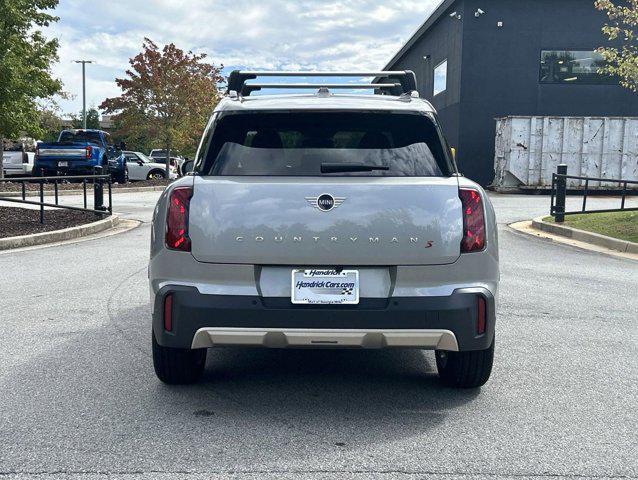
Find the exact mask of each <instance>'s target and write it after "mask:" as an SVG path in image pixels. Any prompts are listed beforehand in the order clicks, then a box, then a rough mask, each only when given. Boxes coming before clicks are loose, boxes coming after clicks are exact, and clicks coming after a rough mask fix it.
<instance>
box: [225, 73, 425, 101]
mask: <svg viewBox="0 0 638 480" xmlns="http://www.w3.org/2000/svg"><path fill="white" fill-rule="evenodd" d="M258 77H373V79H374V80H373V82H375V81H378V82H379V83H363V84H362V83H356V84H346V83H343V84H342V83H337V84H335V83H331V84H320V83H318V84H311V83H301V84H294V83H254V84H250V83H246V82H247V81H248V80H254V79H256V78H258ZM322 87H323V88H348V89H359V88H374V89H375V90H379V91H385V92H388V93H390V94H392V95H397V96H398V95H401V94H403V93H410V92H413V91H416V89H417V88H416V75H415V74H414V72H412V71H411V70H396V71H379V72H304V71H298V72H272V71H267V72H264V71H244V70H233V71H232V72H231V73H230V76H229V77H228V90H227V92H228V93H230V92H231V91H235V92H237V93H238V94H239V95H242V96H244V97H247V96H249V95H250V94H251V93H252V92H254V91H258V90H261V89H262V88H317V89H320V88H322Z"/></svg>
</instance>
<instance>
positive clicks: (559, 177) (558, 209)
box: [550, 165, 638, 223]
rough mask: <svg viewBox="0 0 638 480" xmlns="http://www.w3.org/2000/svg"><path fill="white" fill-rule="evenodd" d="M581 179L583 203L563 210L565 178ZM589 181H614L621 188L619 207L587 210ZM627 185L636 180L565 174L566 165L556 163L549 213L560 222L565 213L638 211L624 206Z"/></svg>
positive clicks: (635, 208)
mask: <svg viewBox="0 0 638 480" xmlns="http://www.w3.org/2000/svg"><path fill="white" fill-rule="evenodd" d="M568 179H572V180H581V181H584V182H585V185H584V190H583V192H582V193H583V203H582V208H581V209H580V210H572V211H567V210H565V204H566V197H567V180H568ZM589 182H606V183H614V184H617V185H618V186H619V187H621V188H622V190H621V197H620V198H621V199H620V208H605V209H599V210H587V196H588V195H589V193H590V190H589ZM628 185H638V180H622V179H620V180H618V179H609V178H594V177H582V176H580V175H567V165H558V167H557V168H556V173H553V174H552V200H551V207H550V215H551V216H553V217H554V219H555V220H556V222H558V223H561V222H563V221H565V215H577V214H582V213H608V212H631V211H638V207H630V208H627V207H625V203H626V199H627V195H628V194H629V193H630V192H629V191H628V190H627V186H628ZM579 194H580V192H579Z"/></svg>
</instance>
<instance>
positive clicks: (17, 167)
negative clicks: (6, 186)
mask: <svg viewBox="0 0 638 480" xmlns="http://www.w3.org/2000/svg"><path fill="white" fill-rule="evenodd" d="M34 161H35V141H34V140H30V139H22V140H19V141H15V142H6V143H5V145H4V151H3V154H2V169H3V170H4V175H5V177H10V176H17V175H21V176H30V175H31V174H32V173H33V164H34Z"/></svg>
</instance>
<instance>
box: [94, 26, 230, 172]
mask: <svg viewBox="0 0 638 480" xmlns="http://www.w3.org/2000/svg"><path fill="white" fill-rule="evenodd" d="M204 58H206V55H205V54H194V53H193V52H191V51H188V52H186V53H185V52H184V51H183V50H181V49H179V48H177V47H176V46H175V45H174V44H172V43H171V44H169V45H166V46H164V47H163V48H162V49H160V48H159V47H158V46H157V45H156V44H155V43H153V42H152V41H151V40H150V39H148V38H145V39H144V43H143V45H142V51H141V52H140V53H139V54H137V55H136V56H135V57H133V58H131V59H130V60H129V64H130V65H131V67H130V68H129V69H128V70H127V71H126V77H127V78H117V79H116V80H115V81H116V83H117V85H118V86H119V87H120V88H121V89H122V95H120V96H119V97H114V98H108V99H106V100H105V101H104V102H102V104H101V105H100V109H102V110H103V111H104V112H105V113H113V114H116V115H115V117H114V121H115V124H116V125H117V130H116V132H115V134H116V135H118V136H119V137H122V138H124V139H125V140H126V142H127V143H128V144H129V145H138V144H141V143H144V144H148V139H155V140H154V142H155V146H156V147H160V148H165V149H166V150H167V156H166V167H167V169H168V167H169V162H170V151H171V149H173V148H177V149H180V150H181V151H194V149H195V146H196V145H197V143H198V141H199V137H200V136H201V132H202V130H203V129H204V126H205V124H206V121H207V120H208V117H209V115H210V113H211V112H212V110H213V108H214V107H215V105H216V104H217V102H218V101H219V96H220V94H219V88H218V87H219V84H220V83H221V82H222V81H223V77H222V76H221V73H220V72H221V69H222V68H223V66H219V67H218V66H216V65H214V64H209V63H205V62H203V61H202V60H204Z"/></svg>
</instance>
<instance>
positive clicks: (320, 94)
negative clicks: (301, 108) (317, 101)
mask: <svg viewBox="0 0 638 480" xmlns="http://www.w3.org/2000/svg"><path fill="white" fill-rule="evenodd" d="M317 96H318V97H329V96H330V90H328V87H319V90H318V91H317Z"/></svg>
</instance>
